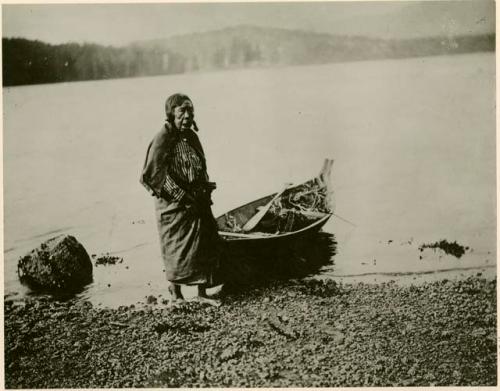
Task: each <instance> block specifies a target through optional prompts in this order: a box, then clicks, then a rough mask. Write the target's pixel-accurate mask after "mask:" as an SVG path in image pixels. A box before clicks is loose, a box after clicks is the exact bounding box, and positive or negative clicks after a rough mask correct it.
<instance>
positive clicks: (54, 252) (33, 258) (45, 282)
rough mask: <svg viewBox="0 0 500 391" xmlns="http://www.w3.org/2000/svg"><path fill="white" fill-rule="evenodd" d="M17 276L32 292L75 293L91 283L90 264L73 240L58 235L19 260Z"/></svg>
mask: <svg viewBox="0 0 500 391" xmlns="http://www.w3.org/2000/svg"><path fill="white" fill-rule="evenodd" d="M17 272H18V275H19V278H20V279H21V281H22V282H24V283H26V284H28V285H30V286H32V287H35V288H44V289H57V290H59V289H62V290H77V289H78V288H81V287H82V286H84V285H86V284H88V283H89V282H91V281H92V262H91V260H90V257H89V255H88V254H87V251H86V250H85V248H84V247H83V246H82V245H81V244H80V243H79V242H78V241H77V240H76V239H75V238H74V237H73V236H70V235H59V236H56V237H54V238H52V239H49V240H47V241H46V242H44V243H42V244H41V245H40V246H39V247H38V248H35V249H33V250H32V251H31V252H30V253H28V254H26V255H25V256H24V257H21V258H20V259H19V263H18V265H17Z"/></svg>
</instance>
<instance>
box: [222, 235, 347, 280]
mask: <svg viewBox="0 0 500 391" xmlns="http://www.w3.org/2000/svg"><path fill="white" fill-rule="evenodd" d="M336 249H337V242H336V241H335V235H333V234H331V233H327V232H320V233H317V234H314V235H309V236H305V237H302V238H299V239H296V240H293V241H289V242H285V243H281V244H280V243H273V244H268V245H266V244H264V243H257V244H241V243H237V242H232V243H231V242H230V243H229V246H228V248H227V251H226V260H225V262H224V268H223V270H224V276H225V278H224V280H225V281H226V285H228V286H230V287H233V288H241V287H245V286H250V285H255V284H259V283H263V282H267V281H269V280H273V279H289V278H301V277H306V276H309V275H312V274H316V273H318V272H319V270H320V269H321V268H323V267H324V266H325V265H330V267H331V266H332V265H333V263H334V256H335V254H336Z"/></svg>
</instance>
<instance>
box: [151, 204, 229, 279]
mask: <svg viewBox="0 0 500 391" xmlns="http://www.w3.org/2000/svg"><path fill="white" fill-rule="evenodd" d="M155 207H156V220H157V223H158V232H159V234H160V247H161V254H162V257H163V262H164V264H165V273H166V276H167V280H168V281H170V282H173V283H176V284H185V285H199V284H205V285H207V286H214V285H217V284H219V283H220V281H219V280H220V279H219V278H218V272H219V266H220V256H221V239H220V237H219V234H218V229H217V223H216V221H215V218H214V216H213V214H212V210H211V209H210V207H209V206H207V207H206V208H204V209H203V210H201V211H199V213H193V212H192V211H190V210H188V209H187V208H186V206H185V205H183V204H182V203H178V202H167V201H165V200H162V199H156V202H155Z"/></svg>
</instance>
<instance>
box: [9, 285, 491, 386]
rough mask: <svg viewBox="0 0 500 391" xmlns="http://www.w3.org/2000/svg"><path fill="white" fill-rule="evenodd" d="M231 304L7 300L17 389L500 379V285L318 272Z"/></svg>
mask: <svg viewBox="0 0 500 391" xmlns="http://www.w3.org/2000/svg"><path fill="white" fill-rule="evenodd" d="M218 295H219V298H220V300H221V302H222V305H221V306H220V307H218V308H217V307H212V306H205V305H202V304H200V303H195V302H186V303H184V304H183V305H178V306H171V305H166V302H165V303H163V302H162V301H161V300H157V298H148V300H145V301H144V303H142V304H140V305H139V304H138V305H131V306H121V307H119V308H116V309H110V308H95V307H94V306H93V305H92V304H91V303H90V302H88V301H83V302H82V301H76V300H69V301H58V300H55V299H50V298H38V299H32V298H31V299H30V298H29V297H28V298H25V299H23V300H21V301H10V300H6V301H5V369H6V370H5V381H6V383H5V385H6V387H7V388H110V387H316V386H323V387H337V386H345V387H348V386H452V385H454V386H494V385H496V384H497V359H496V349H497V342H496V341H497V335H496V322H497V319H496V316H497V315H496V281H495V279H485V278H482V277H481V276H475V277H468V278H466V279H461V280H446V279H445V280H441V281H437V282H432V283H423V284H419V285H410V286H402V285H398V284H397V283H396V282H394V281H393V282H389V283H380V284H365V283H357V284H342V283H337V282H335V281H321V280H315V279H310V278H305V279H304V278H303V279H291V280H287V281H274V282H268V283H266V284H264V285H260V286H256V287H252V288H251V289H248V288H246V289H244V290H241V289H240V290H234V289H233V290H231V289H223V290H222V291H221V292H220V293H219V294H218Z"/></svg>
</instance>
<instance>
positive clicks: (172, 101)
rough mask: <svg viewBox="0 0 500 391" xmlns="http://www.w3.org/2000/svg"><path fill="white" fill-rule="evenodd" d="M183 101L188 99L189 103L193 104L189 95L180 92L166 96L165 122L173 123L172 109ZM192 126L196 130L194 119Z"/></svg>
mask: <svg viewBox="0 0 500 391" xmlns="http://www.w3.org/2000/svg"><path fill="white" fill-rule="evenodd" d="M185 101H189V102H191V104H193V101H192V100H191V99H190V98H189V96H187V95H184V94H180V93H177V94H173V95H170V96H169V97H168V98H167V100H166V101H165V114H166V115H167V122H169V123H171V124H173V123H174V109H175V108H176V107H177V106H180V105H182V104H183V103H184V102H185ZM193 128H194V130H196V131H198V126H197V125H196V122H195V121H194V120H193Z"/></svg>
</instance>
